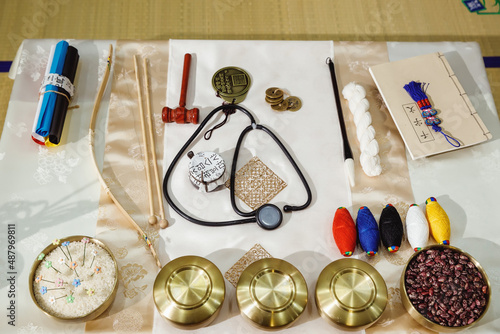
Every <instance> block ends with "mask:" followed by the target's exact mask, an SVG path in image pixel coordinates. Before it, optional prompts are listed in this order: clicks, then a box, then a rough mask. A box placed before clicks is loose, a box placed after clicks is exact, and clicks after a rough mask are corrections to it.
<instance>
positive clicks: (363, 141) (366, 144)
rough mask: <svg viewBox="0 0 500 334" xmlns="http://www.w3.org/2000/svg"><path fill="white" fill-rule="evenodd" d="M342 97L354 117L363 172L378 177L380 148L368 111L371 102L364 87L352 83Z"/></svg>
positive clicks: (380, 171) (343, 91)
mask: <svg viewBox="0 0 500 334" xmlns="http://www.w3.org/2000/svg"><path fill="white" fill-rule="evenodd" d="M342 95H343V96H344V98H345V99H346V100H347V101H348V104H349V109H350V110H351V113H352V114H353V115H354V124H356V136H357V137H358V141H359V145H360V149H361V155H360V157H359V161H360V163H361V167H362V168H363V171H364V172H365V174H366V175H368V176H377V175H380V173H382V167H381V165H380V157H379V155H378V152H379V146H378V142H377V140H376V139H375V129H374V128H373V126H372V116H371V114H370V112H369V111H368V110H369V109H370V102H368V100H367V99H366V91H365V89H364V88H363V86H361V85H359V84H357V83H355V82H350V83H348V84H347V85H346V86H345V87H344V89H343V90H342Z"/></svg>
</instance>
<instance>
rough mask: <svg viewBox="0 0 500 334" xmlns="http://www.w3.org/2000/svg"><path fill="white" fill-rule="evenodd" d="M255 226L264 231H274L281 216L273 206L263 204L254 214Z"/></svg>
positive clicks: (279, 222) (280, 220)
mask: <svg viewBox="0 0 500 334" xmlns="http://www.w3.org/2000/svg"><path fill="white" fill-rule="evenodd" d="M255 219H256V220H257V224H258V225H259V226H260V227H262V228H263V229H266V230H274V229H275V228H277V227H278V226H280V225H281V222H282V221H283V214H282V213H281V210H280V209H279V208H278V207H277V206H276V205H274V204H264V205H262V206H261V207H260V208H258V209H257V211H256V212H255Z"/></svg>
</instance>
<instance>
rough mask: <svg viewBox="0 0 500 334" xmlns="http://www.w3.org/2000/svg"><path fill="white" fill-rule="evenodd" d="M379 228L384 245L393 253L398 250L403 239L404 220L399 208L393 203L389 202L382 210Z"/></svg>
mask: <svg viewBox="0 0 500 334" xmlns="http://www.w3.org/2000/svg"><path fill="white" fill-rule="evenodd" d="M379 229H380V239H381V240H382V244H383V245H384V247H385V248H387V250H388V251H389V252H391V253H395V252H397V251H398V250H399V247H401V241H402V240H403V222H402V221H401V217H400V216H399V213H398V210H396V208H395V207H394V206H393V205H392V204H387V205H386V206H385V208H384V209H383V210H382V213H381V214H380V220H379Z"/></svg>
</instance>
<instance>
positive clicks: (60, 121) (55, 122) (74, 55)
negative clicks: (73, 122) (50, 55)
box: [46, 46, 80, 145]
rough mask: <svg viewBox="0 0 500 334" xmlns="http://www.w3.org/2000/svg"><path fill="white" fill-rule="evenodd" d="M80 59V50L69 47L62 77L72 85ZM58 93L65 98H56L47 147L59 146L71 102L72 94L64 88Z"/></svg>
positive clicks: (58, 95)
mask: <svg viewBox="0 0 500 334" xmlns="http://www.w3.org/2000/svg"><path fill="white" fill-rule="evenodd" d="M79 58H80V57H79V55H78V50H77V49H75V48H74V47H72V46H69V47H68V50H67V52H66V58H65V60H64V66H63V70H62V75H63V76H65V77H66V78H68V79H69V80H70V81H71V83H73V82H74V81H75V75H76V69H77V67H78V60H79ZM58 91H59V92H60V93H62V94H64V95H65V96H62V95H60V94H57V96H56V101H55V105H54V113H53V116H52V123H51V125H50V130H49V136H48V143H46V144H47V145H49V143H50V144H51V145H59V143H60V141H61V135H62V131H63V127H64V121H65V120H66V113H67V111H68V106H69V100H70V98H71V96H70V94H69V93H68V92H66V91H65V90H64V89H63V88H60V87H59V88H58Z"/></svg>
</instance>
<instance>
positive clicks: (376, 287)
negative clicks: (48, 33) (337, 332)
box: [315, 259, 387, 331]
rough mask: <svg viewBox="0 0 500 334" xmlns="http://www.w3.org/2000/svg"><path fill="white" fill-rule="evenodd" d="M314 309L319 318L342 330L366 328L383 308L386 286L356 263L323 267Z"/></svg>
mask: <svg viewBox="0 0 500 334" xmlns="http://www.w3.org/2000/svg"><path fill="white" fill-rule="evenodd" d="M315 299H316V307H317V308H318V312H319V313H320V315H321V317H322V318H323V319H325V320H326V321H327V322H329V323H330V324H332V325H333V326H334V327H337V328H339V329H342V330H350V331H359V330H363V329H365V328H368V327H370V326H371V325H372V324H374V323H375V322H376V321H377V320H378V319H379V318H380V316H381V315H382V313H383V312H384V310H385V307H386V305H387V286H386V284H385V281H384V279H383V278H382V276H381V275H380V273H379V272H378V271H377V270H376V269H375V268H373V267H372V266H371V265H369V264H368V263H366V262H364V261H361V260H357V259H340V260H337V261H334V262H332V263H330V264H329V265H327V266H326V267H325V269H323V271H322V272H321V274H320V275H319V277H318V282H317V283H316V293H315Z"/></svg>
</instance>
